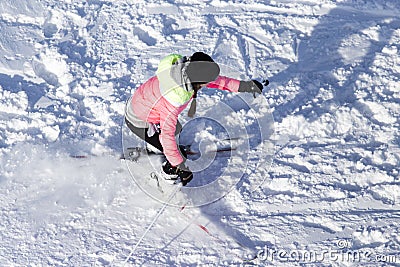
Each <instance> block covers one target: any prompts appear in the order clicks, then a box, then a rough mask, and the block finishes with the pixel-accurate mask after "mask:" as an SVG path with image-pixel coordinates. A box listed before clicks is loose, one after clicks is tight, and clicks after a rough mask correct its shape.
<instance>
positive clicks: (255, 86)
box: [238, 80, 269, 94]
mask: <svg viewBox="0 0 400 267" xmlns="http://www.w3.org/2000/svg"><path fill="white" fill-rule="evenodd" d="M268 84H269V81H268V80H264V81H263V83H260V82H259V81H257V80H251V81H240V85H239V90H238V91H239V92H248V93H253V94H255V93H257V94H261V93H262V90H263V88H264V86H267V85H268Z"/></svg>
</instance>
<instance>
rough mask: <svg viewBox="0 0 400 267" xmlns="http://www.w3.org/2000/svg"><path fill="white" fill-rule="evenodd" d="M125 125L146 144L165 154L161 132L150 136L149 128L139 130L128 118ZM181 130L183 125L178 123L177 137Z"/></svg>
mask: <svg viewBox="0 0 400 267" xmlns="http://www.w3.org/2000/svg"><path fill="white" fill-rule="evenodd" d="M125 123H126V125H127V126H128V128H129V129H130V130H131V131H132V132H133V133H134V134H136V135H137V136H138V137H140V139H142V140H144V141H145V142H146V143H148V144H150V145H152V146H154V147H155V148H157V149H158V150H160V151H161V152H164V149H163V147H162V145H161V142H160V133H159V132H155V133H154V135H153V136H148V135H147V130H148V128H138V127H136V126H135V125H133V124H132V123H130V122H129V121H128V120H127V119H126V118H125ZM181 130H182V125H181V124H180V122H179V121H178V122H177V124H176V130H175V136H177V135H178V134H179V133H180V132H181ZM180 150H181V152H183V151H182V149H180ZM183 153H184V152H183ZM184 155H186V153H184Z"/></svg>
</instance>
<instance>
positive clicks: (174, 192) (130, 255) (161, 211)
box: [122, 184, 182, 266]
mask: <svg viewBox="0 0 400 267" xmlns="http://www.w3.org/2000/svg"><path fill="white" fill-rule="evenodd" d="M181 186H182V185H181V184H179V185H177V186H176V189H175V190H174V191H172V193H171V194H170V196H169V197H168V199H167V201H166V202H165V203H164V205H163V206H162V207H161V209H160V210H159V211H158V212H157V214H156V216H155V217H154V219H153V221H152V222H151V223H150V225H149V226H148V227H147V229H146V231H144V233H143V234H142V236H141V237H140V239H139V240H138V241H137V242H136V244H135V246H134V247H133V249H132V250H131V252H130V253H129V255H128V257H126V259H125V261H124V262H123V265H122V266H125V264H127V263H128V261H129V259H130V258H131V257H132V255H133V253H135V250H136V249H137V247H138V246H139V245H140V243H142V241H143V239H144V238H145V236H146V235H147V233H148V232H149V231H150V229H151V227H153V225H154V224H155V223H156V221H157V219H158V218H159V217H160V215H161V214H162V213H163V211H164V210H165V208H166V207H167V206H168V204H169V202H170V201H171V199H172V198H173V197H174V196H175V194H176V193H177V192H178V191H179V189H180V188H181Z"/></svg>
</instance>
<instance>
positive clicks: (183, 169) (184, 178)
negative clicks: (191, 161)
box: [177, 163, 193, 186]
mask: <svg viewBox="0 0 400 267" xmlns="http://www.w3.org/2000/svg"><path fill="white" fill-rule="evenodd" d="M177 174H178V177H179V178H180V179H181V182H182V185H183V186H186V185H187V184H188V183H189V182H190V181H191V180H192V179H193V173H192V171H191V170H189V168H188V167H187V166H186V165H185V163H181V164H179V165H178V166H177Z"/></svg>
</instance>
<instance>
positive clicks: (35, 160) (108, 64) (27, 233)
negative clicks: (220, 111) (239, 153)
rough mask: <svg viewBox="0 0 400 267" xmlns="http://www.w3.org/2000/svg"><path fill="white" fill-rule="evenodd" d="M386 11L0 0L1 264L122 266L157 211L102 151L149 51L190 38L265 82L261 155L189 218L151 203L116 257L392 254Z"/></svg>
mask: <svg viewBox="0 0 400 267" xmlns="http://www.w3.org/2000/svg"><path fill="white" fill-rule="evenodd" d="M399 10H400V3H399V2H398V1H396V0H385V1H378V0H371V1H362V0H352V1H346V0H321V1H317V0H308V1H286V0H285V1H261V0H243V1H225V0H208V1H200V2H199V1H191V0H180V1H169V0H159V1H155V0H154V1H144V0H140V1H122V0H119V1H112V2H110V1H109V2H107V1H71V0H63V1H54V0H43V1H34V0H29V1H20V0H16V1H15V0H14V1H11V0H5V1H2V3H1V4H0V29H1V35H0V153H1V159H0V199H1V204H2V205H1V209H0V218H1V220H0V229H1V245H0V265H1V266H109V265H115V266H120V265H121V264H122V262H123V261H124V260H125V259H126V257H127V256H128V255H129V253H130V251H131V249H132V248H133V247H134V245H135V244H136V242H137V240H138V239H139V238H140V236H141V235H142V233H143V231H145V229H146V227H147V226H148V225H149V223H150V222H151V220H152V219H153V218H154V216H155V215H156V213H157V211H158V210H159V209H160V207H161V203H159V202H157V201H154V200H153V199H152V198H150V197H148V196H147V195H146V194H144V193H143V192H142V191H141V190H140V189H139V188H138V187H137V186H136V185H135V184H133V183H132V181H131V178H130V176H129V172H128V170H127V168H126V165H125V163H124V162H121V161H120V160H118V157H119V154H120V152H121V151H122V142H121V138H122V137H121V125H122V122H123V111H124V103H125V101H126V100H127V99H128V97H129V96H130V94H131V93H132V91H133V90H134V89H135V88H136V87H137V86H138V85H139V84H140V83H142V82H144V81H145V80H146V79H147V78H149V77H150V76H151V75H153V73H154V71H155V70H156V67H157V62H158V60H159V59H160V58H161V57H163V56H165V55H167V54H169V53H175V52H176V53H180V54H184V55H189V54H192V53H193V52H195V51H204V52H206V53H209V54H210V55H212V56H213V58H214V59H215V60H216V61H217V62H218V63H221V64H226V65H227V66H230V67H232V68H234V69H235V70H237V71H238V72H239V73H242V74H243V75H242V77H240V78H243V79H245V78H247V79H248V78H269V79H270V81H271V84H270V85H269V86H268V87H267V89H266V90H265V92H263V94H264V96H265V98H266V99H267V101H268V103H269V105H270V108H271V112H272V114H273V116H274V120H275V123H274V129H275V134H274V143H275V155H274V159H273V163H272V166H271V167H270V166H269V165H268V164H266V165H261V166H259V167H258V169H256V170H252V171H251V172H250V173H249V174H247V176H245V179H244V181H243V180H242V181H240V182H239V183H238V185H237V186H236V187H235V188H234V189H233V190H232V191H231V192H230V193H229V194H227V195H226V196H225V197H224V198H222V199H221V200H219V201H217V202H214V203H212V204H209V205H205V206H202V207H197V208H187V209H185V210H184V211H183V212H185V213H186V214H187V216H183V215H181V214H180V211H179V209H178V208H177V207H167V209H166V210H165V212H164V214H162V215H161V217H160V218H159V220H158V221H157V222H156V223H155V225H154V227H153V228H152V229H151V231H150V232H149V234H148V235H147V236H146V237H145V239H144V240H143V243H141V245H140V246H139V247H138V249H137V250H136V251H135V253H134V254H133V256H132V258H130V259H129V261H128V265H131V266H156V265H157V266H244V265H245V263H244V262H243V260H241V259H240V256H238V255H243V254H244V253H247V252H244V250H243V248H242V247H241V246H240V245H238V242H239V243H241V244H243V245H244V246H246V247H249V248H251V249H252V250H253V251H256V252H257V251H264V252H265V251H266V249H269V250H271V251H279V250H284V251H286V252H291V251H292V252H293V251H294V252H296V251H301V250H307V251H310V252H315V253H319V254H318V255H321V254H322V253H323V252H326V251H339V252H341V253H342V254H343V253H345V252H346V251H347V252H350V253H353V255H354V253H360V254H361V253H365V252H371V253H372V255H373V256H376V255H384V256H387V257H386V258H385V259H386V262H373V263H368V262H366V261H363V262H358V261H356V260H354V259H353V261H352V260H351V259H350V260H349V259H347V260H346V259H337V258H336V260H335V258H324V260H321V257H320V258H319V259H320V260H315V259H314V260H311V261H309V262H307V261H306V262H304V261H303V262H301V261H298V260H293V261H291V262H290V263H288V262H285V261H284V260H282V259H281V260H278V259H276V258H275V259H273V260H272V259H263V258H262V257H260V258H259V259H258V260H256V261H254V262H252V263H248V264H249V265H251V264H252V265H260V266H288V264H290V266H367V265H366V264H371V265H370V266H398V264H400V255H399V254H398V253H399V251H400V239H399V237H398V233H399V231H400V229H399V219H400V211H399V202H400V190H399V189H400V187H399V185H400V182H399V166H400V135H399V134H398V133H399V117H400V89H399V88H400V57H399V51H400V45H399V43H400V13H399ZM237 78H238V77H237ZM225 97H226V95H224V94H221V93H215V92H211V93H210V92H202V93H200V94H199V98H198V102H199V103H201V102H202V101H203V104H204V105H208V106H212V105H213V104H214V103H217V102H218V101H220V100H223V99H225ZM240 112H241V111H237V116H238V117H240V116H241V115H243V114H241V113H240ZM186 119H187V118H186ZM236 125H237V126H238V125H240V124H239V122H236ZM188 141H191V140H188ZM259 152H260V151H258V152H257V153H253V154H252V156H253V157H255V161H259V162H262V160H261V159H262V158H263V152H261V153H259ZM264 153H265V154H267V152H266V151H264ZM70 155H85V156H87V158H83V159H80V158H79V159H77V158H71V157H70ZM252 166H254V165H252ZM263 179H265V181H264V183H263V184H262V186H261V187H260V188H257V190H255V191H252V189H251V186H250V185H249V181H254V180H263ZM189 218H193V220H192V223H191V220H190V219H189ZM196 224H200V225H203V226H206V228H207V229H208V230H209V231H210V233H212V234H213V235H215V236H217V237H218V239H216V238H213V237H211V236H209V235H207V233H205V232H204V231H203V230H201V229H200V228H199V227H197V226H196ZM221 240H224V241H225V242H221ZM340 242H342V243H340ZM342 254H341V255H342ZM389 256H392V257H391V258H390V257H389ZM395 257H397V258H395ZM394 259H396V260H397V261H396V262H394Z"/></svg>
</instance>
